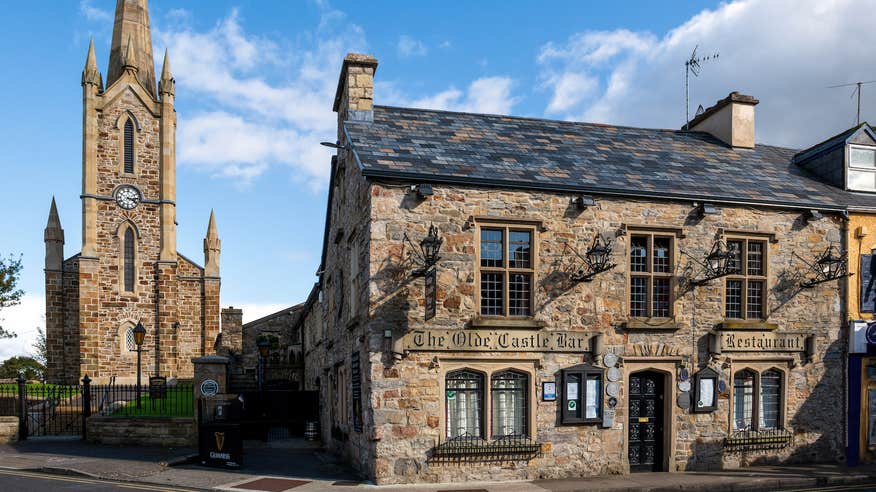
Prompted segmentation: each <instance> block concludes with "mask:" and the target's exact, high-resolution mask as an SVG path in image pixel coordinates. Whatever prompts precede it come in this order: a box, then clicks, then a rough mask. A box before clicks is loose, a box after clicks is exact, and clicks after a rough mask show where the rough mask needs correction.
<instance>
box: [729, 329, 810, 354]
mask: <svg viewBox="0 0 876 492" xmlns="http://www.w3.org/2000/svg"><path fill="white" fill-rule="evenodd" d="M721 349H722V350H723V351H725V352H756V351H764V352H803V351H805V350H806V334H805V333H776V332H774V331H755V332H751V331H724V332H721Z"/></svg>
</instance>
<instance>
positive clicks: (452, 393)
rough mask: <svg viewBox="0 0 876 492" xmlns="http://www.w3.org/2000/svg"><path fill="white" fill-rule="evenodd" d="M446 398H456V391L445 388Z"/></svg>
mask: <svg viewBox="0 0 876 492" xmlns="http://www.w3.org/2000/svg"><path fill="white" fill-rule="evenodd" d="M447 399H448V400H455V399H456V391H453V390H447Z"/></svg>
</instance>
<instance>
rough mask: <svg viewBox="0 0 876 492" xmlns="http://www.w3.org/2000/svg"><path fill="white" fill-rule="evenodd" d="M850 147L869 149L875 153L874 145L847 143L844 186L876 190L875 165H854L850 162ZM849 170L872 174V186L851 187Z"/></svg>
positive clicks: (853, 189) (857, 189)
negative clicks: (846, 165) (846, 168)
mask: <svg viewBox="0 0 876 492" xmlns="http://www.w3.org/2000/svg"><path fill="white" fill-rule="evenodd" d="M852 149H863V150H870V151H872V152H874V153H876V146H873V145H854V144H849V146H848V170H847V172H846V188H848V189H849V190H852V191H869V192H873V191H876V167H864V166H856V165H854V164H852ZM851 172H856V173H868V174H871V175H873V182H874V185H873V188H861V187H852V183H851V179H850V174H851Z"/></svg>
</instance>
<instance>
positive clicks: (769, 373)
mask: <svg viewBox="0 0 876 492" xmlns="http://www.w3.org/2000/svg"><path fill="white" fill-rule="evenodd" d="M783 394H784V383H783V374H782V371H780V370H779V369H768V370H765V371H755V370H752V369H743V370H741V371H737V372H736V374H734V375H733V429H734V430H764V429H781V428H782V414H783V412H782V405H783V403H784V401H783V400H784V399H783Z"/></svg>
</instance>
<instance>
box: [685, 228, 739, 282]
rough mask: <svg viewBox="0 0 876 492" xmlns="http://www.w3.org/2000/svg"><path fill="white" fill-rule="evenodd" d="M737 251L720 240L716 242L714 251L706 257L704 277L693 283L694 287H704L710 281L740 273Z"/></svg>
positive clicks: (713, 247)
mask: <svg viewBox="0 0 876 492" xmlns="http://www.w3.org/2000/svg"><path fill="white" fill-rule="evenodd" d="M739 254H740V253H739V251H738V250H736V249H728V248H727V247H726V246H725V245H724V241H722V240H721V239H720V238H719V239H716V240H715V244H713V245H712V250H711V251H709V254H707V255H706V261H705V263H704V264H702V265H703V269H704V272H703V273H704V275H703V277H702V278H700V279H696V280H694V281H693V283H694V285H702V284H705V283H706V282H709V281H710V280H714V279H716V278H720V277H724V276H727V275H732V274H734V273H738V272H739V265H740V262H739V260H740V257H739Z"/></svg>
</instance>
